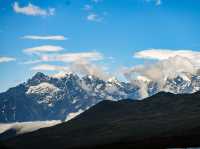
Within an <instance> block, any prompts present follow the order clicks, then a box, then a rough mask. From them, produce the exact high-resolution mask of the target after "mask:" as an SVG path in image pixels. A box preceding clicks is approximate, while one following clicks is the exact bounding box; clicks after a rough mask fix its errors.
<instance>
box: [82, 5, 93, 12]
mask: <svg viewBox="0 0 200 149" xmlns="http://www.w3.org/2000/svg"><path fill="white" fill-rule="evenodd" d="M83 9H84V10H85V11H90V10H92V5H89V4H86V5H84V6H83Z"/></svg>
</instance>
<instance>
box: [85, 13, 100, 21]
mask: <svg viewBox="0 0 200 149" xmlns="http://www.w3.org/2000/svg"><path fill="white" fill-rule="evenodd" d="M87 20H88V21H93V22H101V21H102V20H103V17H101V16H99V15H98V14H96V13H91V14H89V15H88V16H87Z"/></svg>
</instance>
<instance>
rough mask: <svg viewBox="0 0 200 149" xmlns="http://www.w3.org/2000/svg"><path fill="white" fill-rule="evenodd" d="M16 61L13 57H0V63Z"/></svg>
mask: <svg viewBox="0 0 200 149" xmlns="http://www.w3.org/2000/svg"><path fill="white" fill-rule="evenodd" d="M15 60H16V59H15V58H13V57H6V56H0V63H5V62H10V61H15Z"/></svg>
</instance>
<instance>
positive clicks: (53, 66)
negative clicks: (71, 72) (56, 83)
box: [31, 64, 68, 72]
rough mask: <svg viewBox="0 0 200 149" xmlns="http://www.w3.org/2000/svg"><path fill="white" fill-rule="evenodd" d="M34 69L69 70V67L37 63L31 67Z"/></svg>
mask: <svg viewBox="0 0 200 149" xmlns="http://www.w3.org/2000/svg"><path fill="white" fill-rule="evenodd" d="M31 70H34V71H65V72H66V71H68V68H67V67H62V66H56V65H49V64H41V65H36V66H34V67H32V68H31Z"/></svg>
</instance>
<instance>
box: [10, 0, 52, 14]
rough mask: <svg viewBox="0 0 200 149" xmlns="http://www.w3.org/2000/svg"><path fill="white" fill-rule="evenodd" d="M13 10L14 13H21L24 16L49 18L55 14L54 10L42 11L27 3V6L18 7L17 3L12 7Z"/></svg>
mask: <svg viewBox="0 0 200 149" xmlns="http://www.w3.org/2000/svg"><path fill="white" fill-rule="evenodd" d="M13 10H14V11H15V12H16V13H21V14H24V15H31V16H51V15H54V13H55V8H48V9H42V8H40V7H39V6H36V5H33V4H31V3H29V4H28V5H27V6H24V7H22V6H20V5H19V3H18V2H15V3H14V5H13Z"/></svg>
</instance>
